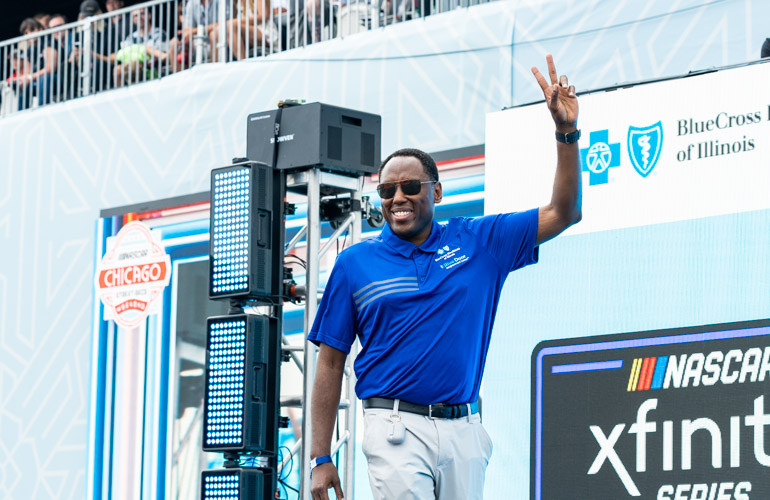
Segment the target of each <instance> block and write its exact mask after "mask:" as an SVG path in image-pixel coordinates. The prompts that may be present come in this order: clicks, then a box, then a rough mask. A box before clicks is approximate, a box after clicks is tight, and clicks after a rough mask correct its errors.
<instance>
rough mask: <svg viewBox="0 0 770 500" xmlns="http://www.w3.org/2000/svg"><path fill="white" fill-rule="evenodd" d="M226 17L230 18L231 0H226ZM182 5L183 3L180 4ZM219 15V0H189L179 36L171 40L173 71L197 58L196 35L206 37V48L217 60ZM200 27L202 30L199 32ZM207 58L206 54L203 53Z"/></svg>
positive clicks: (182, 67) (213, 58)
mask: <svg viewBox="0 0 770 500" xmlns="http://www.w3.org/2000/svg"><path fill="white" fill-rule="evenodd" d="M224 3H225V18H226V19H230V17H231V15H230V3H231V2H230V1H229V0H224ZM180 5H181V4H180ZM218 17H219V0H188V1H187V3H185V4H184V10H183V12H182V19H181V26H182V28H181V30H180V31H179V36H177V37H176V38H174V39H173V40H171V43H170V44H169V54H170V58H171V66H172V71H177V70H180V69H184V68H186V67H188V66H189V65H190V64H192V62H193V61H194V60H195V58H196V55H197V54H196V48H195V37H196V36H202V37H205V44H204V49H205V50H206V51H209V52H210V53H211V60H212V61H216V60H217V55H218V54H217V51H216V50H215V47H216V36H217V20H218ZM199 28H200V29H201V30H202V31H200V32H199ZM202 56H203V60H204V61H205V60H207V59H208V57H206V54H205V52H204V54H202Z"/></svg>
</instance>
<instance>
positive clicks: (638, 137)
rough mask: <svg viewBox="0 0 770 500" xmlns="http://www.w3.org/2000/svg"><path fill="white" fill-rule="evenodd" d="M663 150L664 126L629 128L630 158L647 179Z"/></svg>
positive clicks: (657, 124)
mask: <svg viewBox="0 0 770 500" xmlns="http://www.w3.org/2000/svg"><path fill="white" fill-rule="evenodd" d="M661 149H663V125H662V124H661V123H660V122H658V123H656V124H654V125H651V126H649V127H643V128H641V127H633V126H632V127H628V156H630V157H631V164H632V165H633V166H634V169H636V171H637V172H639V175H641V176H642V177H647V176H648V175H650V172H652V169H653V168H655V164H656V163H658V159H659V158H660V151H661Z"/></svg>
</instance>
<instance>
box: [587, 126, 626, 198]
mask: <svg viewBox="0 0 770 500" xmlns="http://www.w3.org/2000/svg"><path fill="white" fill-rule="evenodd" d="M609 136H610V134H609V130H606V129H605V130H597V131H596V132H591V144H590V146H588V147H587V148H583V149H581V150H580V162H581V163H582V164H583V172H589V175H588V185H589V186H593V185H595V184H606V183H607V182H608V180H609V171H610V168H612V167H619V166H620V143H619V142H613V143H612V144H610V143H609V142H610V138H609Z"/></svg>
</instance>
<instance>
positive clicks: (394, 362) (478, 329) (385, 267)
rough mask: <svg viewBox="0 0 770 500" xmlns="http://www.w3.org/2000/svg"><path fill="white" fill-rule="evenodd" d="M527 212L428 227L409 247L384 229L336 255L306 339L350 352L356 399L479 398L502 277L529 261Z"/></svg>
mask: <svg viewBox="0 0 770 500" xmlns="http://www.w3.org/2000/svg"><path fill="white" fill-rule="evenodd" d="M536 235H537V209H533V210H530V211H527V212H521V213H512V214H499V215H490V216H485V217H478V218H474V219H470V218H454V219H450V221H449V223H448V224H446V225H439V224H438V223H436V222H435V221H434V222H433V227H432V228H431V233H430V236H429V237H428V239H427V240H426V241H425V242H424V243H423V244H422V245H420V246H419V247H418V246H416V245H414V244H412V243H410V242H408V241H406V240H402V239H401V238H399V237H398V236H396V235H395V234H393V232H392V231H391V230H390V228H389V227H387V226H385V228H383V230H382V233H381V235H380V236H379V237H377V238H372V239H369V240H365V241H362V242H361V243H358V244H356V245H353V246H352V247H350V248H348V249H346V250H345V251H343V252H342V253H340V255H339V257H338V258H337V262H336V263H335V265H334V269H332V272H331V275H330V276H329V280H328V283H327V285H326V289H325V291H324V295H323V298H322V299H321V303H320V305H319V307H318V312H317V315H316V318H315V322H314V323H313V328H312V329H311V331H310V334H309V335H308V339H309V340H310V341H312V342H314V343H315V344H319V343H324V344H326V345H328V346H330V347H333V348H335V349H338V350H340V351H343V352H346V353H348V352H350V346H351V345H352V344H353V342H354V341H355V338H356V336H358V338H359V339H360V341H361V350H360V352H359V354H358V357H357V358H356V361H355V365H354V368H355V372H356V376H357V377H358V382H357V383H356V394H357V395H358V397H359V398H361V399H366V398H370V397H383V398H398V399H403V400H404V401H410V402H412V403H418V404H433V403H450V404H458V403H469V402H472V401H475V400H476V399H477V398H478V395H479V387H480V385H481V377H482V375H483V372H484V363H485V361H486V357H487V349H488V348H489V338H490V335H491V333H492V324H493V322H494V319H495V312H496V311H497V303H498V300H499V299H500V292H501V290H502V288H503V284H504V283H505V279H506V277H507V276H508V274H509V273H510V272H511V271H514V270H516V269H519V268H521V267H524V266H527V265H529V264H533V263H535V262H537V259H538V248H537V247H536V246H535V237H536Z"/></svg>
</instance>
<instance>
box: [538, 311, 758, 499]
mask: <svg viewBox="0 0 770 500" xmlns="http://www.w3.org/2000/svg"><path fill="white" fill-rule="evenodd" d="M769 389H770V321H758V322H757V321H755V322H749V323H736V324H729V325H715V326H707V327H697V328H688V329H677V330H665V331H658V332H645V333H634V334H623V335H611V336H601V337H588V338H580V339H568V340H558V341H548V342H543V343H541V344H539V345H538V346H537V348H536V349H535V351H534V352H533V355H532V483H531V498H532V499H536V500H624V499H631V498H641V499H644V500H653V499H657V500H750V499H753V500H766V499H770V390H769Z"/></svg>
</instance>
